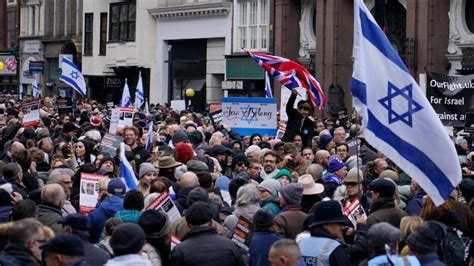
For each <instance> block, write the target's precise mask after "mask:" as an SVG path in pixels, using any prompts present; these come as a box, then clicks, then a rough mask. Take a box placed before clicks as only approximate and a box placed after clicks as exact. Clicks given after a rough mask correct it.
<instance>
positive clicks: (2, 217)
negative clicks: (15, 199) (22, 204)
mask: <svg viewBox="0 0 474 266" xmlns="http://www.w3.org/2000/svg"><path fill="white" fill-rule="evenodd" d="M8 203H9V202H8ZM2 204H6V203H2ZM12 208H13V206H12V205H11V204H8V205H1V206H0V223H8V222H9V221H10V214H11V212H12Z"/></svg>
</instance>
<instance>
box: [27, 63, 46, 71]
mask: <svg viewBox="0 0 474 266" xmlns="http://www.w3.org/2000/svg"><path fill="white" fill-rule="evenodd" d="M28 68H29V70H30V73H32V74H43V73H44V61H30V62H29V66H28Z"/></svg>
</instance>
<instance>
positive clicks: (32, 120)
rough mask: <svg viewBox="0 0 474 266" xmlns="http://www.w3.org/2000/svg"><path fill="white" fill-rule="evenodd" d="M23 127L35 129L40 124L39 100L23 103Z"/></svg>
mask: <svg viewBox="0 0 474 266" xmlns="http://www.w3.org/2000/svg"><path fill="white" fill-rule="evenodd" d="M21 108H22V111H23V127H34V126H37V125H39V123H40V113H39V100H32V101H28V102H23V103H22V105H21Z"/></svg>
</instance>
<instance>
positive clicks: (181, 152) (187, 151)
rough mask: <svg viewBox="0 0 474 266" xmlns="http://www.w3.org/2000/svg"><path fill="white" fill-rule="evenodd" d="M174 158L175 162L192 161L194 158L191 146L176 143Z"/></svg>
mask: <svg viewBox="0 0 474 266" xmlns="http://www.w3.org/2000/svg"><path fill="white" fill-rule="evenodd" d="M174 151H175V154H176V155H175V158H176V161H177V162H180V163H187V162H188V161H189V160H192V159H193V157H194V151H193V148H191V146H189V145H188V144H186V143H178V144H176V147H175V150H174Z"/></svg>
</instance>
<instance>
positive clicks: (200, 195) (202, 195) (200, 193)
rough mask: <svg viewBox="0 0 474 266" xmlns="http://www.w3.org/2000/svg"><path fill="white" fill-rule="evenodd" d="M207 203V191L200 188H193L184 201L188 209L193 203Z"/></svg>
mask: <svg viewBox="0 0 474 266" xmlns="http://www.w3.org/2000/svg"><path fill="white" fill-rule="evenodd" d="M199 201H202V202H209V194H208V193H207V191H206V190H205V189H204V188H202V187H196V188H193V190H191V191H190V192H189V194H188V198H187V199H186V205H187V206H188V207H189V206H191V205H193V203H195V202H199Z"/></svg>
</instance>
